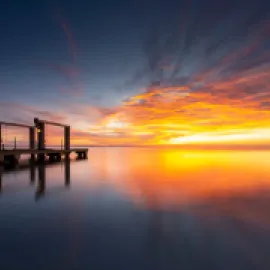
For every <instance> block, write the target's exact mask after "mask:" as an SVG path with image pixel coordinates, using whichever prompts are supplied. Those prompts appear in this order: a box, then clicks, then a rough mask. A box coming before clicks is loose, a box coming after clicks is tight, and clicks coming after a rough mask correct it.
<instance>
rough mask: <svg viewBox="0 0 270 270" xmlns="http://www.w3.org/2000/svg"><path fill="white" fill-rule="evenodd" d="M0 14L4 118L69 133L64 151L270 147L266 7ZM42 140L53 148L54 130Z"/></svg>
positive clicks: (75, 7) (50, 9)
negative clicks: (37, 121)
mask: <svg viewBox="0 0 270 270" xmlns="http://www.w3.org/2000/svg"><path fill="white" fill-rule="evenodd" d="M0 12H1V16H0V28H1V43H0V54H1V61H0V95H1V98H0V115H1V117H0V120H2V121H12V122H20V123H27V124H32V123H33V118H34V117H39V118H41V119H47V120H52V121H59V122H63V123H67V124H70V125H71V127H72V144H73V145H163V144H177V145H178V144H180V145H182V144H185V145H186V144H218V145H228V144H229V145H232V144H244V145H269V144H270V3H269V1H267V0H257V1H239V0H238V1H210V0H207V1H204V0H197V1H195V0H194V1H191V0H189V1H187V0H186V1H181V0H179V1H169V0H168V1H102V0H100V1H94V0H93V1H65V3H63V1H17V2H16V1H11V2H10V3H9V2H6V3H4V4H1V11H0ZM47 131H48V132H47V143H48V144H55V145H58V144H59V143H60V141H61V135H62V130H61V129H57V128H51V127H49V128H48V130H47ZM4 136H5V140H6V143H8V141H12V140H13V138H14V136H16V137H17V139H18V141H20V142H21V143H23V142H26V140H27V139H26V136H27V133H26V131H20V130H15V129H14V128H13V129H12V128H8V129H7V130H5V132H4Z"/></svg>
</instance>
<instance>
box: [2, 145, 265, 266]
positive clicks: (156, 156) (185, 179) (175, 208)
mask: <svg viewBox="0 0 270 270" xmlns="http://www.w3.org/2000/svg"><path fill="white" fill-rule="evenodd" d="M269 165H270V153H268V152H263V151H261V152H259V151H258V152H256V151H252V152H248V151H243V152H237V151H234V152H229V151H184V150H181V149H176V150H173V149H155V148H152V149H151V148H93V149H91V150H90V152H89V159H88V160H82V161H76V160H71V162H70V163H68V162H66V163H65V162H63V163H58V164H54V165H50V166H45V167H44V166H40V167H36V168H35V169H32V170H30V168H25V169H21V170H17V171H10V172H3V173H2V181H1V186H2V188H1V194H0V269H3V270H7V269H39V270H41V269H57V270H58V269H95V270H96V269H125V270H126V269H128V270H133V269H134V270H135V269H136V270H139V269H140V270H143V269H147V270H151V269H153V270H157V269H164V270H170V269H178V270H179V269H181V270H182V269H207V270H208V269H226V270H227V269H230V270H233V269H236V270H241V269H245V270H246V269H267V270H269V269H270V256H269V249H270V213H269V203H270V176H269V168H270V166H269Z"/></svg>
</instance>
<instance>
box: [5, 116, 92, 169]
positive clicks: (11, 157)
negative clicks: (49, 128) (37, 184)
mask: <svg viewBox="0 0 270 270" xmlns="http://www.w3.org/2000/svg"><path fill="white" fill-rule="evenodd" d="M46 125H53V126H58V127H59V126H60V127H63V128H64V149H50V148H46V145H45V126H46ZM2 126H15V127H19V128H26V129H28V130H29V148H28V149H12V150H7V149H5V148H4V145H3V144H2V141H3V140H2V136H1V129H2ZM35 137H37V143H36V141H35ZM0 138H1V145H0V166H1V165H4V166H5V165H7V166H14V165H16V164H17V163H18V162H19V159H20V156H21V155H30V157H31V160H32V161H38V162H43V161H45V160H46V157H48V159H49V161H51V162H53V161H60V160H61V159H62V156H65V157H69V155H70V153H72V152H73V153H75V154H76V155H77V158H78V159H86V158H87V156H88V148H70V126H68V125H63V124H60V123H55V122H50V121H46V120H40V119H38V118H35V119H34V125H33V126H29V125H22V124H18V123H9V122H1V121H0ZM15 147H16V145H15Z"/></svg>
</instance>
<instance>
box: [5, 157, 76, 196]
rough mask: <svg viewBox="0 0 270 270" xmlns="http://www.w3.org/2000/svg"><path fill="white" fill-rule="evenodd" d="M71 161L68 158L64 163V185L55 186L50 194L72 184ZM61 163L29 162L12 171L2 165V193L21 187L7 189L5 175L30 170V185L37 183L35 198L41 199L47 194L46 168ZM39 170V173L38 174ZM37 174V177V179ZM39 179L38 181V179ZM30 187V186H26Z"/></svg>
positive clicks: (16, 190) (14, 190)
mask: <svg viewBox="0 0 270 270" xmlns="http://www.w3.org/2000/svg"><path fill="white" fill-rule="evenodd" d="M72 162H78V161H76V160H73V161H72ZM70 163H71V160H70V159H69V158H66V159H65V160H64V161H63V162H62V164H63V165H64V186H61V187H54V188H51V189H50V194H55V193H57V192H59V191H63V190H66V188H68V187H69V186H70ZM57 164H58V165H60V164H61V163H60V164H59V163H39V164H38V165H35V163H31V162H30V163H29V164H25V165H23V166H20V167H19V168H18V169H16V170H11V171H6V170H4V168H3V167H0V193H2V194H3V195H4V194H5V193H10V192H12V193H13V192H18V191H20V190H21V189H20V188H19V189H18V187H15V189H6V190H5V188H4V187H3V184H2V182H3V175H5V174H9V173H13V172H20V171H26V170H29V178H30V185H31V186H33V185H34V184H35V182H37V183H36V192H35V199H36V200H38V199H41V198H42V197H44V196H45V191H46V169H47V168H50V167H53V166H56V165H57ZM36 170H37V174H36ZM36 176H37V179H36ZM36 180H37V181H36ZM26 188H27V189H28V188H29V186H26Z"/></svg>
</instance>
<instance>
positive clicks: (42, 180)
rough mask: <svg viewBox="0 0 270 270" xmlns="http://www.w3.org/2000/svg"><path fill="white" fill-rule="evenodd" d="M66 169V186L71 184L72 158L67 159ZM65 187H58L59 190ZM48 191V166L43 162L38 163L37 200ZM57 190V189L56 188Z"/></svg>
mask: <svg viewBox="0 0 270 270" xmlns="http://www.w3.org/2000/svg"><path fill="white" fill-rule="evenodd" d="M64 164H65V170H64V179H65V186H66V187H69V186H70V160H69V159H65V161H64ZM61 190H63V189H60V190H59V189H58V191H61ZM45 191H46V166H44V165H43V164H40V165H38V183H37V189H36V200H38V199H40V198H41V197H43V196H44V195H45ZM54 191H56V189H54Z"/></svg>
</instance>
